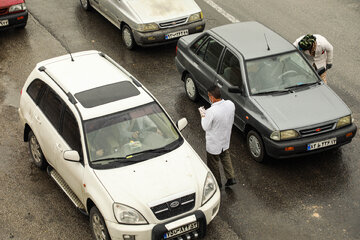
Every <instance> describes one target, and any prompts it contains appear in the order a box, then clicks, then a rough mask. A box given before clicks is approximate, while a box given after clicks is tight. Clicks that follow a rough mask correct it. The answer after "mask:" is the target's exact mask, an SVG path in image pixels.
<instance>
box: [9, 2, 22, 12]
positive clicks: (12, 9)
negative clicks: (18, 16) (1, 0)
mask: <svg viewBox="0 0 360 240" xmlns="http://www.w3.org/2000/svg"><path fill="white" fill-rule="evenodd" d="M25 10H26V5H25V3H20V4H16V5H12V6H11V7H9V13H11V12H19V11H25Z"/></svg>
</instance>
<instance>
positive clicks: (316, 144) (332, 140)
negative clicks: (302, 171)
mask: <svg viewBox="0 0 360 240" xmlns="http://www.w3.org/2000/svg"><path fill="white" fill-rule="evenodd" d="M335 144H336V138H330V139H327V140H324V141H320V142H314V143H310V144H308V145H307V150H308V151H311V150H314V149H318V148H324V147H328V146H331V145H335Z"/></svg>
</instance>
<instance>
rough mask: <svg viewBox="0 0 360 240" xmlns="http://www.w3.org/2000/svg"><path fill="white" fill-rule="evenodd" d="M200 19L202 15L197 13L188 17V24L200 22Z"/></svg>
mask: <svg viewBox="0 0 360 240" xmlns="http://www.w3.org/2000/svg"><path fill="white" fill-rule="evenodd" d="M201 19H203V13H202V12H198V13H195V14H192V15H191V16H190V17H189V21H188V22H189V23H190V22H196V21H200V20H201Z"/></svg>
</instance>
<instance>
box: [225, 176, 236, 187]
mask: <svg viewBox="0 0 360 240" xmlns="http://www.w3.org/2000/svg"><path fill="white" fill-rule="evenodd" d="M234 184H236V181H235V178H230V179H228V180H227V181H226V183H225V187H229V186H231V185H234Z"/></svg>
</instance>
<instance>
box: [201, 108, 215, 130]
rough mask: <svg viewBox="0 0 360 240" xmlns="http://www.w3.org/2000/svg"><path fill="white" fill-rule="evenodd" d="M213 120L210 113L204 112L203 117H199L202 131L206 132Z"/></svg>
mask: <svg viewBox="0 0 360 240" xmlns="http://www.w3.org/2000/svg"><path fill="white" fill-rule="evenodd" d="M212 119H213V113H212V111H209V109H208V110H206V112H205V116H204V117H201V127H202V128H203V130H204V131H207V130H209V129H210V128H211V122H212Z"/></svg>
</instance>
